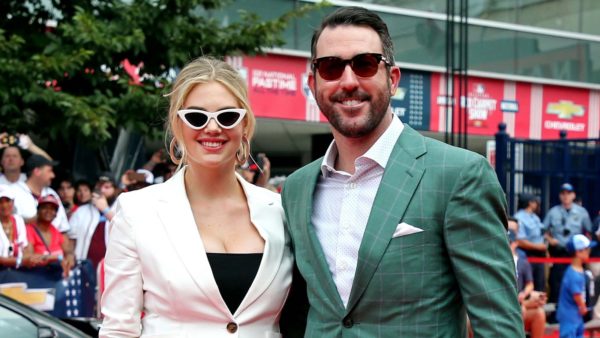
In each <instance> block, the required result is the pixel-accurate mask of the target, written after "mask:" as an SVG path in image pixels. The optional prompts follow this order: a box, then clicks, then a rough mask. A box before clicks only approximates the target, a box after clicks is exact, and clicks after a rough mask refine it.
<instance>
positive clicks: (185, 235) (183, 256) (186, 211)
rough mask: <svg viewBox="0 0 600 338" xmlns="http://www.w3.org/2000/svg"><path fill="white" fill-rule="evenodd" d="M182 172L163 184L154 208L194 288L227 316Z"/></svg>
mask: <svg viewBox="0 0 600 338" xmlns="http://www.w3.org/2000/svg"><path fill="white" fill-rule="evenodd" d="M184 172H185V168H183V169H181V170H179V172H178V173H176V174H175V176H173V177H172V178H171V179H170V180H169V181H167V182H165V183H164V187H165V189H164V191H163V192H162V194H160V196H159V201H158V203H159V204H158V208H157V209H158V210H157V211H158V216H159V218H160V223H161V224H162V225H163V227H164V229H165V232H166V233H167V236H168V239H169V242H170V243H171V246H172V247H173V249H174V251H175V252H176V254H177V256H178V257H179V260H180V261H181V262H183V265H184V266H185V268H186V270H187V271H188V273H189V274H190V275H191V276H192V278H193V279H194V281H195V283H196V285H198V287H199V288H200V290H201V291H202V292H203V293H204V294H205V295H206V297H207V298H208V299H210V301H211V302H212V303H213V305H214V306H215V307H216V308H217V309H219V310H220V311H221V312H223V313H224V314H229V310H228V308H227V306H226V305H225V302H224V301H223V299H222V297H221V294H220V293H219V287H218V286H217V283H216V282H215V279H214V277H213V274H212V270H211V267H210V263H209V262H208V258H207V257H206V250H205V249H204V244H203V242H202V238H201V237H200V233H199V232H198V228H197V226H196V222H195V220H194V215H193V213H192V209H191V207H190V203H189V200H188V199H187V195H186V191H185V184H184Z"/></svg>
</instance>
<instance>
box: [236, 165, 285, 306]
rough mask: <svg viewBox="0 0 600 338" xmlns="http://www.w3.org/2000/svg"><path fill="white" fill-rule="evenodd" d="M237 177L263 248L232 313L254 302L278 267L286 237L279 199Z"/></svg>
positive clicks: (275, 273) (266, 286) (273, 276)
mask: <svg viewBox="0 0 600 338" xmlns="http://www.w3.org/2000/svg"><path fill="white" fill-rule="evenodd" d="M238 180H239V181H240V183H241V185H242V188H243V189H244V193H245V194H246V200H247V201H248V208H249V210H250V221H251V222H252V224H253V225H254V226H255V227H256V229H257V230H258V232H259V234H260V235H261V237H262V238H263V239H264V240H265V250H264V252H263V258H262V260H261V262H260V266H259V268H258V271H257V273H256V277H255V278H254V281H253V282H252V285H251V286H250V289H249V290H248V292H247V293H246V296H245V297H244V299H243V300H242V303H241V304H240V306H239V307H238V308H237V310H236V311H235V315H234V316H237V315H238V314H239V313H241V312H242V311H244V309H246V308H247V307H248V306H249V305H250V304H252V303H254V301H256V299H257V298H258V297H260V295H262V294H263V293H264V292H265V290H266V289H267V288H268V287H269V285H270V284H271V282H272V281H273V279H274V278H275V276H276V275H277V272H278V271H279V267H280V265H281V260H282V257H283V252H284V248H285V241H286V239H285V232H284V225H283V221H282V219H283V215H282V214H279V213H278V212H276V211H278V210H279V209H281V207H280V203H279V202H278V201H277V200H276V198H269V197H268V196H270V195H269V194H263V193H262V192H261V191H259V189H261V188H257V187H256V186H254V185H252V184H250V183H248V182H246V181H245V180H244V179H243V178H242V177H241V176H239V175H238Z"/></svg>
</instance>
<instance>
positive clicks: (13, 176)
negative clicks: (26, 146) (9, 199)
mask: <svg viewBox="0 0 600 338" xmlns="http://www.w3.org/2000/svg"><path fill="white" fill-rule="evenodd" d="M0 164H2V172H3V173H2V174H0V184H4V185H11V184H14V183H16V182H19V181H20V182H25V181H26V180H27V176H26V175H25V173H22V172H21V167H22V166H23V164H25V161H23V156H21V150H19V148H18V147H16V146H9V147H6V148H4V151H3V152H2V159H1V161H0Z"/></svg>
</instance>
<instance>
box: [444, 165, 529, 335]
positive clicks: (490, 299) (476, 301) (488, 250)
mask: <svg viewBox="0 0 600 338" xmlns="http://www.w3.org/2000/svg"><path fill="white" fill-rule="evenodd" d="M458 176H459V177H458V178H457V180H456V183H455V184H454V188H453V190H452V193H451V196H450V200H449V203H448V207H447V209H446V213H445V222H444V223H445V224H444V236H445V239H446V241H445V242H446V246H447V251H448V253H449V255H450V260H451V264H452V268H453V270H454V275H455V278H456V280H457V283H458V286H459V289H460V293H461V295H462V298H463V300H464V303H465V305H466V309H467V313H468V315H469V319H470V321H471V326H472V328H473V333H474V335H475V337H506V338H513V337H524V335H525V334H524V332H523V321H522V319H521V309H520V307H519V303H518V301H517V291H516V276H515V263H514V260H513V257H512V253H511V252H510V248H509V246H508V239H507V235H506V224H507V218H506V198H505V197H504V193H503V191H502V188H501V187H500V185H499V183H498V179H497V177H496V175H495V173H494V171H493V170H492V168H491V166H490V165H489V164H488V162H487V161H486V160H485V159H484V158H483V157H481V156H477V157H476V158H475V159H472V160H471V161H468V162H467V163H466V165H465V166H464V167H463V168H462V169H461V171H460V174H459V175H458Z"/></svg>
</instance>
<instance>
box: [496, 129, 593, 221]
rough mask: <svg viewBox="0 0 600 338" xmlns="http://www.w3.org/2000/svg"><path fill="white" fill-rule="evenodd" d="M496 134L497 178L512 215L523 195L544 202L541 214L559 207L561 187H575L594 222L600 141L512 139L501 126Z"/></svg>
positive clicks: (564, 137) (564, 136) (564, 138)
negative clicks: (537, 197) (557, 205)
mask: <svg viewBox="0 0 600 338" xmlns="http://www.w3.org/2000/svg"><path fill="white" fill-rule="evenodd" d="M498 129H499V131H498V133H497V134H496V174H497V175H498V180H499V181H500V184H501V185H502V188H503V189H504V192H505V193H506V196H507V200H508V205H509V214H511V215H512V214H514V213H515V212H516V206H517V198H518V195H519V194H520V193H524V192H525V193H531V194H535V195H537V196H540V198H541V205H540V207H541V214H542V215H544V214H545V213H546V211H547V210H548V209H549V208H550V207H552V206H553V205H556V204H559V203H560V202H559V200H558V195H559V190H560V185H561V184H562V183H564V182H569V183H571V184H572V185H573V186H574V187H575V190H576V193H577V197H578V198H580V199H581V202H582V204H583V206H584V207H585V208H586V209H587V210H588V212H589V213H590V217H591V218H592V220H593V219H594V217H595V216H596V215H598V211H599V210H600V139H567V138H566V136H567V134H566V132H561V134H560V139H558V140H546V141H540V140H526V139H515V138H511V137H510V135H508V134H507V133H506V126H505V125H504V124H500V126H499V128H498Z"/></svg>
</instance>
